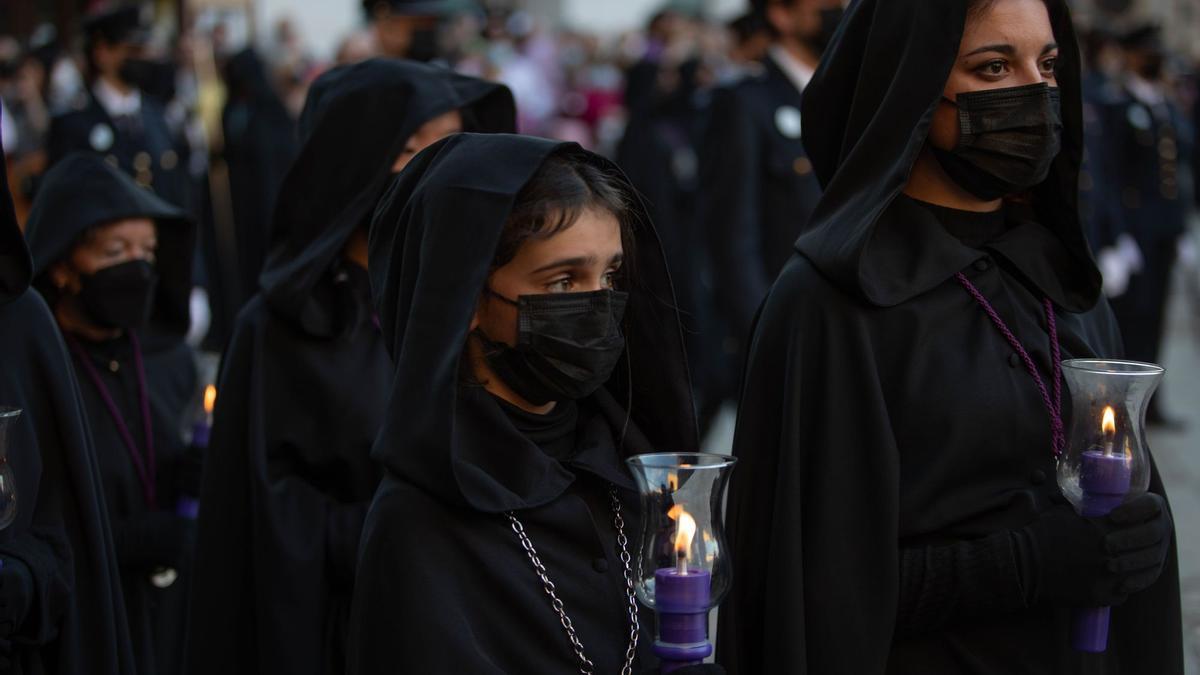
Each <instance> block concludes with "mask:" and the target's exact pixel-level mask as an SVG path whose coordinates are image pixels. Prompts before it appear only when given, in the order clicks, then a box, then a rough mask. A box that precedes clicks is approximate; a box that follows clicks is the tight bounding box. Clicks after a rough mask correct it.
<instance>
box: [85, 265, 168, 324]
mask: <svg viewBox="0 0 1200 675" xmlns="http://www.w3.org/2000/svg"><path fill="white" fill-rule="evenodd" d="M79 282H80V285H81V288H80V290H79V304H80V305H81V306H82V307H83V311H84V312H85V313H86V314H87V316H88V318H90V319H91V320H92V321H94V322H96V323H97V324H98V325H101V326H104V327H105V328H123V329H133V328H140V327H142V326H144V325H145V324H146V321H147V320H149V318H150V309H151V308H152V307H153V303H154V290H155V288H156V287H157V286H158V273H157V272H156V271H154V266H153V265H151V264H150V263H148V262H146V261H145V260H130V261H129V262H125V263H121V264H119V265H113V266H112V267H105V268H104V269H102V270H99V271H97V272H96V273H94V274H85V275H80V277H79Z"/></svg>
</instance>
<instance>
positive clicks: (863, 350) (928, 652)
mask: <svg viewBox="0 0 1200 675" xmlns="http://www.w3.org/2000/svg"><path fill="white" fill-rule="evenodd" d="M1048 6H1049V7H1050V12H1051V20H1052V23H1053V26H1054V30H1055V34H1056V37H1057V39H1058V42H1059V45H1060V54H1061V56H1060V57H1059V62H1060V67H1059V71H1060V72H1059V78H1058V81H1059V85H1060V89H1061V91H1062V101H1063V119H1064V126H1065V129H1064V132H1063V150H1062V152H1061V153H1060V155H1059V157H1058V158H1057V159H1056V160H1055V163H1054V166H1053V168H1052V170H1051V173H1050V176H1049V178H1048V179H1047V180H1046V181H1045V182H1044V183H1043V184H1042V185H1040V186H1038V187H1037V188H1035V189H1034V190H1033V191H1031V193H1030V198H1031V204H1032V208H1020V207H1018V206H1016V205H1010V206H1009V207H1007V209H1006V212H1007V214H1008V216H1007V218H1008V222H1007V223H1005V224H1004V227H1003V231H1002V232H1001V233H999V234H998V235H997V236H996V237H993V238H990V239H988V240H985V241H982V242H969V241H967V239H969V236H966V237H964V233H963V232H961V231H960V232H952V231H951V228H949V227H948V225H947V222H945V219H944V217H943V215H944V214H942V215H939V213H940V212H939V210H938V209H936V208H930V207H928V206H925V205H922V204H920V203H919V202H916V201H915V200H912V199H909V198H907V197H904V196H902V195H901V194H900V192H901V190H902V189H903V187H904V185H905V183H906V180H907V176H908V172H909V170H910V169H911V166H912V163H913V161H914V160H915V158H916V156H917V154H918V153H919V152H920V150H921V148H922V146H923V144H924V140H925V136H926V131H927V129H928V126H929V120H930V116H931V114H932V110H933V107H934V105H936V102H937V101H938V99H939V98H940V96H941V93H942V90H943V86H944V82H945V79H946V75H947V74H948V72H949V69H950V67H951V64H952V63H953V61H954V59H955V57H956V55H957V52H958V45H959V41H960V39H961V33H962V27H963V25H964V20H965V17H964V13H965V10H964V7H965V4H964V3H962V2H959V1H958V0H906V1H891V2H883V1H881V0H864V1H863V2H859V3H857V4H855V5H852V7H851V8H850V10H849V14H848V17H847V20H846V22H845V23H843V25H842V28H841V29H840V30H839V33H838V36H837V37H836V38H835V41H834V44H833V47H832V49H831V51H829V52H827V54H826V60H825V61H823V63H822V66H821V68H820V70H819V71H818V73H817V76H816V78H815V79H814V81H813V83H812V84H811V85H810V88H809V90H808V91H807V93H806V98H805V111H804V112H805V115H804V117H805V125H806V126H805V129H804V134H805V144H806V148H807V150H808V151H809V156H810V157H812V158H813V160H814V164H815V167H816V170H817V173H818V175H819V176H820V177H821V179H822V182H823V183H824V185H825V187H826V192H825V197H824V198H823V200H822V201H821V203H820V205H819V206H818V209H817V212H816V215H815V217H814V225H813V227H812V229H811V230H810V231H809V232H808V233H806V234H805V235H804V236H802V237H801V238H800V240H799V241H798V242H797V246H796V247H797V250H798V253H797V254H796V255H795V256H793V258H792V260H791V261H790V262H789V263H788V264H787V266H786V267H785V269H784V271H783V273H782V275H781V276H780V279H779V280H778V282H777V283H776V285H775V286H774V288H773V289H772V291H771V294H770V296H769V297H768V299H767V302H766V303H765V305H764V306H763V308H762V310H761V312H760V316H759V319H758V321H757V325H756V329H755V332H754V338H753V342H752V347H751V355H750V359H749V363H748V367H747V368H748V369H747V372H746V377H745V380H744V388H743V393H742V401H741V409H740V415H739V419H738V426H737V432H736V435H735V440H734V451H735V454H736V455H737V456H738V459H739V463H738V470H737V473H735V474H734V476H733V486H732V490H731V493H730V497H729V520H728V526H729V531H730V533H731V538H732V547H733V559H734V563H735V564H734V570H735V578H734V585H733V590H732V593H731V596H730V598H729V599H727V600H726V602H725V603H724V605H722V607H721V611H720V616H719V620H720V627H719V630H718V633H717V635H718V640H719V642H718V652H717V656H718V660H719V662H721V663H723V664H724V665H726V667H727V668H728V670H729V671H730V672H732V673H739V674H743V675H744V674H751V673H753V674H758V673H765V672H790V673H814V674H815V673H820V674H821V675H828V674H839V673H844V674H846V675H877V674H882V673H914V674H916V673H922V674H924V673H981V674H982V673H987V674H996V675H1000V674H1002V673H1003V674H1011V673H1045V674H1047V675H1049V674H1051V673H1053V674H1055V675H1064V674H1065V675H1074V674H1083V673H1088V674H1097V673H1098V674H1106V675H1107V674H1117V673H1120V674H1125V675H1134V674H1137V675H1141V674H1143V673H1156V674H1159V673H1165V674H1178V673H1181V672H1182V645H1181V638H1182V633H1181V623H1180V598H1179V579H1178V567H1177V564H1176V560H1175V551H1174V548H1173V547H1172V550H1171V551H1170V554H1169V556H1168V559H1167V564H1166V568H1165V569H1164V570H1163V572H1162V575H1161V577H1160V578H1159V580H1158V581H1157V582H1156V583H1155V584H1154V585H1153V586H1151V587H1150V588H1148V589H1147V590H1145V591H1143V592H1141V593H1138V594H1136V595H1133V596H1131V597H1130V598H1129V599H1128V601H1127V602H1126V603H1125V604H1124V605H1122V606H1120V607H1117V608H1114V609H1113V614H1112V617H1113V622H1112V630H1111V633H1110V644H1109V650H1108V652H1107V653H1105V654H1101V655H1083V654H1080V653H1077V652H1074V651H1073V650H1072V649H1071V647H1070V646H1069V641H1068V626H1069V621H1070V619H1069V617H1070V610H1068V609H1065V608H1059V607H1052V606H1050V605H1049V604H1048V603H1045V602H1041V603H1038V604H1034V605H1033V606H1031V607H1025V606H1024V604H1025V603H1024V602H1023V597H1022V595H1021V593H1022V587H1021V586H1020V579H1019V578H1018V576H1017V575H1016V574H1015V573H1014V572H1013V565H1012V564H1008V561H1006V558H1008V559H1011V558H1012V556H1013V555H1014V553H1013V552H1012V550H1011V548H1010V545H1009V544H1008V543H1007V542H1008V541H1009V537H1008V536H1007V534H1006V533H1007V531H1010V530H1013V529H1016V528H1020V527H1022V526H1024V525H1026V524H1027V523H1029V522H1030V521H1031V520H1032V519H1033V518H1034V517H1035V516H1036V515H1037V514H1039V513H1040V512H1042V511H1045V510H1046V509H1048V508H1049V507H1050V506H1051V504H1053V503H1054V502H1055V501H1060V500H1061V499H1062V498H1061V496H1060V493H1059V490H1058V488H1057V486H1056V484H1055V461H1054V458H1053V454H1052V451H1051V433H1050V423H1049V416H1048V414H1047V412H1046V410H1045V408H1044V406H1043V403H1042V399H1041V396H1040V394H1039V393H1038V389H1037V388H1036V387H1035V386H1034V383H1033V380H1032V378H1031V377H1030V375H1029V373H1027V372H1026V371H1025V370H1024V367H1023V366H1022V364H1021V361H1020V359H1019V358H1017V357H1016V355H1015V354H1014V353H1013V350H1012V348H1011V347H1010V346H1009V344H1008V342H1007V341H1006V340H1005V339H1004V338H1003V337H1002V336H1001V334H1000V333H999V331H997V329H996V328H995V327H994V326H993V325H992V324H991V322H990V321H989V320H988V317H987V316H986V315H985V314H984V312H983V311H982V310H981V309H980V307H979V305H978V304H977V303H976V301H975V300H974V299H973V298H972V297H971V296H970V295H968V294H967V292H966V291H965V290H964V289H963V288H962V287H961V286H960V285H959V284H958V283H957V282H956V281H955V280H954V275H955V274H956V273H959V272H961V273H963V274H964V275H965V276H966V277H967V278H968V279H969V280H970V281H971V282H972V283H973V284H974V285H975V286H977V287H978V288H979V289H980V291H981V292H982V293H983V295H984V296H985V297H986V298H988V299H989V300H990V302H991V303H992V305H994V306H995V308H996V310H997V312H998V313H999V314H1000V316H1001V317H1003V318H1004V320H1005V321H1006V322H1007V323H1008V325H1009V326H1010V327H1011V328H1012V330H1013V332H1014V333H1015V334H1016V335H1017V336H1018V338H1019V339H1020V340H1021V341H1022V343H1023V344H1024V346H1025V348H1026V349H1027V350H1028V351H1029V353H1030V355H1031V356H1032V358H1033V360H1034V361H1035V362H1036V364H1037V366H1038V368H1039V370H1040V372H1041V376H1042V378H1043V379H1044V380H1045V381H1047V382H1049V381H1050V356H1049V352H1050V348H1049V338H1048V337H1047V329H1046V325H1045V320H1044V318H1043V313H1042V307H1041V305H1042V299H1043V298H1046V297H1048V298H1049V299H1050V300H1051V301H1053V303H1054V312H1055V316H1056V319H1057V326H1058V333H1059V338H1060V343H1061V347H1062V358H1064V359H1066V358H1073V357H1090V356H1100V357H1113V356H1117V355H1119V354H1120V350H1121V347H1120V339H1119V334H1118V331H1117V328H1116V325H1115V323H1114V321H1113V319H1112V314H1111V312H1110V311H1109V309H1108V307H1107V305H1106V304H1105V303H1104V302H1103V301H1101V300H1100V299H1099V288H1100V280H1099V274H1098V272H1097V271H1096V269H1095V267H1094V264H1093V263H1092V261H1091V258H1090V255H1089V252H1088V249H1087V245H1086V243H1085V242H1084V237H1083V229H1082V226H1081V225H1080V221H1079V217H1078V214H1077V194H1076V189H1077V188H1076V185H1077V178H1078V171H1079V161H1080V156H1081V154H1082V129H1081V127H1082V123H1081V114H1080V93H1079V89H1080V86H1079V66H1078V62H1077V57H1076V54H1077V47H1076V44H1075V40H1074V34H1073V31H1072V28H1071V24H1070V19H1069V16H1068V14H1067V10H1066V9H1065V7H1064V6H1063V5H1062V4H1061V3H1058V2H1049V3H1048ZM910 129H913V130H915V131H913V132H911V133H910V132H909V131H908V130H910ZM898 130H899V131H898ZM960 216H961V213H960ZM1065 398H1066V397H1065ZM1064 405H1065V407H1066V410H1067V411H1069V410H1070V404H1069V402H1068V401H1065V402H1064ZM1151 489H1152V490H1154V491H1155V492H1159V493H1161V492H1162V484H1161V482H1160V480H1159V479H1158V476H1157V474H1155V475H1154V477H1153V480H1152V483H1151ZM997 533H1004V534H1002V539H1000V543H997V544H995V548H994V550H992V551H990V554H989V555H984V556H982V557H981V559H982V560H984V561H985V563H986V564H987V566H988V572H989V574H990V575H991V576H990V577H989V578H990V581H991V583H990V584H989V585H988V586H986V587H985V588H983V589H975V590H977V591H983V592H981V593H980V594H979V596H980V597H975V598H973V599H972V603H971V604H970V606H963V607H959V606H956V605H953V604H952V603H951V602H949V601H942V602H939V598H938V597H936V596H937V594H938V593H939V592H944V593H945V595H944V596H943V598H942V600H945V599H950V600H958V599H959V596H956V595H955V593H956V592H957V591H958V590H959V589H957V588H956V587H955V586H954V581H955V579H954V577H953V575H952V574H946V570H938V569H935V567H934V566H933V565H932V564H930V565H929V566H925V567H923V566H922V565H921V561H923V560H931V559H932V558H931V557H926V556H925V555H924V554H926V553H928V552H931V551H933V550H935V548H937V547H939V546H945V545H951V544H959V543H965V544H968V545H969V546H972V547H981V548H980V550H983V548H982V547H986V546H988V545H991V544H992V542H994V540H993V539H991V537H993V535H996V534H997ZM972 550H974V549H972ZM968 562H969V561H968ZM923 574H924V576H922V575H923ZM913 597H916V598H918V599H919V600H920V602H919V603H911V602H908V603H906V602H904V600H905V599H906V598H907V599H909V600H911V599H912V598H913ZM921 603H927V604H926V606H927V607H932V608H933V611H930V612H924V613H922V612H914V611H913V606H912V605H913V604H916V605H918V606H920V605H921ZM901 614H903V616H904V617H905V618H904V619H903V620H901V619H900V618H898V616H899V615H901Z"/></svg>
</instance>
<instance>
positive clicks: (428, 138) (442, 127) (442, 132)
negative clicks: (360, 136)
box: [392, 110, 463, 173]
mask: <svg viewBox="0 0 1200 675" xmlns="http://www.w3.org/2000/svg"><path fill="white" fill-rule="evenodd" d="M462 130H463V123H462V113H460V112H459V111H457V110H451V111H450V112H445V113H442V114H441V115H438V116H437V117H435V118H433V119H431V120H429V121H428V122H426V123H425V124H422V125H421V126H420V127H419V128H418V129H417V130H416V132H415V133H413V135H412V136H409V137H408V141H406V142H405V143H404V149H403V150H401V151H400V156H399V157H397V158H396V161H395V162H394V163H393V164H392V173H400V172H401V171H403V170H404V167H406V166H408V163H409V162H411V161H412V158H413V157H416V156H417V153H418V152H421V151H422V150H424V149H425V148H428V147H429V146H431V145H433V144H434V143H437V142H438V141H440V140H442V139H443V138H445V137H447V136H449V135H450V134H457V133H459V132H460V131H462Z"/></svg>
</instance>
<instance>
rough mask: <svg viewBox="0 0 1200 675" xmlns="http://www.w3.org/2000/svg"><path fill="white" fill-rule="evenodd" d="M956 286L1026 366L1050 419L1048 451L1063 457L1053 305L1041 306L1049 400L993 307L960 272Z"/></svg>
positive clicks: (1064, 442) (1030, 361) (1063, 430)
mask: <svg viewBox="0 0 1200 675" xmlns="http://www.w3.org/2000/svg"><path fill="white" fill-rule="evenodd" d="M954 278H955V279H957V280H958V283H959V284H961V285H962V287H963V288H964V289H966V291H967V293H969V294H970V295H971V297H973V298H975V301H976V302H978V303H979V306H980V307H982V308H983V311H984V312H986V313H987V315H988V318H990V319H991V320H992V323H993V324H995V326H996V328H997V329H998V330H999V331H1000V333H1001V334H1002V335H1003V336H1004V339H1006V340H1008V344H1009V345H1011V346H1012V348H1013V350H1014V351H1016V353H1017V355H1018V356H1020V357H1021V360H1022V361H1023V362H1024V363H1025V370H1027V371H1029V375H1030V376H1032V377H1033V382H1034V384H1036V385H1037V388H1038V392H1039V393H1041V395H1042V405H1044V406H1045V407H1046V412H1047V413H1049V415H1050V434H1051V449H1052V450H1053V451H1054V456H1055V457H1058V456H1060V455H1062V453H1063V451H1065V450H1066V447H1067V435H1066V427H1065V425H1064V424H1063V419H1062V361H1061V358H1060V354H1061V352H1060V350H1059V345H1058V325H1057V322H1056V321H1055V319H1054V303H1052V302H1051V301H1050V300H1049V299H1048V298H1047V299H1046V300H1045V301H1044V303H1043V305H1044V307H1045V310H1046V329H1047V331H1048V332H1049V333H1050V351H1051V354H1052V357H1051V358H1052V361H1053V364H1052V368H1053V372H1054V384H1053V387H1054V398H1053V399H1051V397H1050V390H1049V389H1047V388H1046V383H1045V381H1044V380H1042V376H1041V374H1040V373H1038V369H1037V366H1036V365H1035V364H1034V363H1033V359H1032V358H1031V357H1030V356H1029V352H1027V351H1025V347H1024V345H1022V344H1021V341H1020V340H1018V339H1017V336H1016V335H1014V334H1013V332H1012V331H1011V330H1009V328H1008V324H1006V323H1004V319H1002V318H1000V314H999V313H998V312H997V311H996V309H995V308H994V307H992V303H990V302H988V299H987V298H985V297H984V296H983V293H981V292H980V291H979V289H978V288H976V287H975V284H972V283H971V281H970V279H967V277H966V275H965V274H963V273H962V272H959V273H957V274H955V275H954Z"/></svg>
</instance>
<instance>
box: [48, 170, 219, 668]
mask: <svg viewBox="0 0 1200 675" xmlns="http://www.w3.org/2000/svg"><path fill="white" fill-rule="evenodd" d="M135 217H144V218H149V219H151V220H153V221H155V223H156V225H157V239H158V250H157V251H156V264H155V267H156V270H157V271H158V274H159V282H158V286H157V290H156V292H155V300H154V308H153V310H152V315H151V318H150V323H149V324H148V325H147V326H146V327H145V328H144V329H143V330H139V331H136V334H135V336H136V338H137V340H138V345H139V346H140V349H141V353H142V357H143V358H144V365H145V375H146V385H147V393H148V397H147V398H148V401H149V405H150V417H151V421H152V432H153V440H154V454H155V465H156V468H155V473H154V482H155V486H156V490H155V492H156V495H155V503H153V504H151V503H149V502H148V499H147V496H146V494H145V492H144V490H143V486H142V483H141V479H140V477H139V474H138V470H137V468H136V466H135V463H134V460H133V459H132V457H131V454H130V450H129V448H128V446H127V445H126V444H125V442H124V440H123V438H122V436H121V434H120V432H119V428H118V425H117V423H116V421H115V419H114V418H113V416H112V414H111V413H110V411H109V408H108V407H107V405H106V403H105V401H104V398H103V394H102V393H101V391H100V389H99V388H98V386H97V384H96V381H95V380H93V379H92V376H91V372H92V370H91V369H89V368H88V367H87V366H86V365H85V363H84V361H83V360H84V359H88V361H89V362H90V365H91V367H92V369H94V371H95V373H96V376H97V377H98V378H99V379H100V382H102V383H103V386H104V388H105V389H106V390H107V391H108V393H109V395H110V396H111V397H112V400H113V402H114V403H115V405H116V406H117V408H118V409H119V410H120V412H121V415H122V417H123V419H124V420H125V423H126V424H127V425H128V428H129V430H130V432H131V434H132V435H133V437H134V439H135V442H136V443H137V445H138V448H139V450H140V451H141V452H142V453H145V449H146V438H145V431H144V427H143V423H142V414H141V410H140V394H139V384H138V375H137V369H136V360H135V357H134V350H135V344H134V342H133V340H131V338H130V336H129V334H128V333H125V334H123V335H121V336H120V337H118V338H115V339H113V340H108V341H105V342H91V341H88V340H85V339H84V338H82V337H79V336H75V335H64V336H63V337H64V340H65V341H66V343H67V345H68V347H69V350H70V353H71V357H72V363H73V364H74V366H75V373H76V377H77V379H78V380H79V383H80V385H79V386H80V391H81V392H82V394H83V403H84V410H85V412H86V414H87V419H88V424H89V427H90V428H91V432H92V437H93V439H94V440H95V444H96V459H97V461H98V464H99V469H100V476H101V479H102V481H103V484H104V497H105V503H106V505H107V510H108V516H109V520H110V522H111V524H112V531H113V540H114V543H115V545H116V552H117V561H118V564H119V565H120V568H121V582H122V589H123V591H124V595H125V608H126V613H127V616H128V620H129V629H130V635H131V637H132V640H133V647H134V653H135V658H136V660H137V664H138V671H139V672H140V673H145V674H146V675H155V674H162V675H170V674H171V673H178V672H180V671H179V667H180V663H181V657H180V653H181V651H182V647H183V644H184V639H185V634H186V631H187V626H186V618H187V612H186V606H185V602H186V598H187V583H188V578H189V577H188V569H187V562H188V561H187V558H188V557H189V554H188V553H187V551H188V550H189V549H190V544H189V543H188V542H189V541H190V539H191V538H192V536H193V535H192V534H191V533H192V530H193V529H194V524H193V523H191V522H190V521H188V520H187V519H185V518H182V517H178V516H176V515H174V514H175V509H176V504H177V502H178V500H179V497H180V495H181V493H182V492H185V491H186V492H188V493H190V494H195V492H196V487H195V485H194V484H188V483H189V481H188V479H187V476H188V475H189V472H187V471H185V466H187V465H188V464H189V462H190V461H191V460H190V458H189V457H188V455H187V446H186V445H185V443H184V442H183V428H184V426H185V424H186V422H187V419H188V418H187V415H188V413H189V412H190V410H191V408H190V406H191V403H192V400H193V397H194V395H195V390H196V387H197V384H196V381H197V376H196V367H195V362H194V360H193V356H192V351H191V349H190V348H189V347H188V346H187V345H186V344H185V343H184V342H183V336H184V334H185V333H186V331H187V326H188V316H189V315H188V297H189V294H190V291H191V272H192V250H193V246H194V245H193V241H194V237H195V229H194V225H193V223H192V222H191V220H190V219H189V218H188V217H187V216H186V215H185V214H184V213H183V212H182V211H181V210H179V209H177V208H176V207H174V206H171V205H169V204H167V203H166V202H164V201H162V200H161V199H159V198H158V197H156V196H155V195H154V194H153V193H152V192H150V191H148V190H146V189H145V188H142V187H140V186H139V185H137V184H136V183H135V182H134V181H133V179H131V178H129V177H128V176H126V175H125V174H123V173H121V172H119V171H118V170H117V169H115V168H113V167H111V166H110V165H109V164H108V163H107V162H105V161H104V160H102V159H100V158H99V157H95V156H93V155H85V154H75V155H70V156H68V157H66V158H64V159H63V160H62V161H60V162H59V163H58V164H56V165H55V167H54V168H53V169H51V170H50V172H48V173H47V174H46V177H45V179H44V180H43V183H42V186H41V189H40V190H39V193H38V196H37V198H36V199H35V200H34V205H33V209H32V211H31V212H30V217H29V226H28V231H27V233H26V234H27V236H28V240H29V247H30V250H31V251H32V253H33V257H34V275H35V280H34V283H35V285H36V286H37V288H38V289H39V290H40V291H41V292H42V294H43V296H45V297H46V298H47V301H48V303H51V304H52V303H53V302H55V301H56V295H57V291H56V290H55V289H54V288H53V285H52V284H51V282H50V281H49V278H48V272H49V269H50V267H51V266H52V265H53V264H54V263H56V262H57V261H59V260H61V259H63V258H64V257H65V256H66V255H68V253H69V251H70V250H71V248H72V247H73V246H74V245H75V242H76V241H77V240H78V238H79V236H80V235H81V234H82V233H83V232H84V231H85V230H87V229H88V228H90V227H92V226H96V225H103V224H106V223H110V222H114V221H117V220H122V219H126V218H135ZM191 474H192V475H194V472H191ZM190 482H191V483H194V478H192V479H191V481H190ZM164 548H165V549H166V551H165V552H164ZM159 567H169V568H172V569H175V570H176V571H177V573H178V575H179V576H178V578H177V580H176V581H175V583H174V584H172V585H171V586H169V587H166V588H159V587H156V586H155V585H154V584H153V583H152V582H151V576H152V574H153V573H154V571H155V570H156V569H158V568H159Z"/></svg>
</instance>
